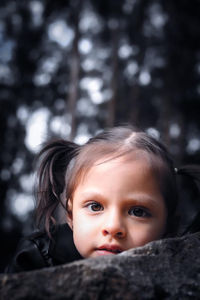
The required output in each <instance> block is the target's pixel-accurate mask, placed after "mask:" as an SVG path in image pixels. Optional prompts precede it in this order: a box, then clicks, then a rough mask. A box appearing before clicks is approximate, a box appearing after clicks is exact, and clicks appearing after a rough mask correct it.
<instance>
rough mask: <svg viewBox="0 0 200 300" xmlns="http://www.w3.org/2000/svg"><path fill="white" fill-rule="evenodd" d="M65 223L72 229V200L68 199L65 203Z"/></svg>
mask: <svg viewBox="0 0 200 300" xmlns="http://www.w3.org/2000/svg"><path fill="white" fill-rule="evenodd" d="M67 224H68V225H69V227H70V228H71V230H73V217H72V200H71V199H69V200H68V203H67Z"/></svg>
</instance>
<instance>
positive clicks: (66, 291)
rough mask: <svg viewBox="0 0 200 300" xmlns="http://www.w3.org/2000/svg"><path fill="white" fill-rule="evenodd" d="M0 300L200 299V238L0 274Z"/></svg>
mask: <svg viewBox="0 0 200 300" xmlns="http://www.w3.org/2000/svg"><path fill="white" fill-rule="evenodd" d="M0 299H5V300H7V299H8V300H9V299H12V300H18V299H20V300H22V299H24V300H25V299H59V300H62V299H65V300H66V299H70V300H71V299H87V300H88V299H91V300H96V299H98V300H99V299H102V300H103V299H106V300H107V299H120V300H126V299H134V300H137V299H159V300H160V299H181V300H184V299H200V233H195V234H191V235H188V236H184V237H181V238H174V239H166V240H161V241H155V242H151V243H149V244H147V245H146V246H144V247H140V248H136V249H131V250H129V251H126V252H123V253H121V254H119V255H116V256H107V257H100V258H97V259H85V260H81V261H77V262H74V263H71V264H67V265H62V266H58V267H53V268H47V269H42V270H38V271H32V272H24V273H19V274H11V275H5V274H1V275H0Z"/></svg>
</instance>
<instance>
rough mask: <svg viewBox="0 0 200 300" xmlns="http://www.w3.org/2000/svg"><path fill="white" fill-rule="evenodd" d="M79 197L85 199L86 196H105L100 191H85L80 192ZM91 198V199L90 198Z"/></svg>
mask: <svg viewBox="0 0 200 300" xmlns="http://www.w3.org/2000/svg"><path fill="white" fill-rule="evenodd" d="M80 196H81V197H83V198H85V199H88V198H95V197H97V198H105V196H104V195H103V194H102V193H101V192H98V191H92V190H91V191H86V192H82V193H81V194H80ZM91 200H92V199H91Z"/></svg>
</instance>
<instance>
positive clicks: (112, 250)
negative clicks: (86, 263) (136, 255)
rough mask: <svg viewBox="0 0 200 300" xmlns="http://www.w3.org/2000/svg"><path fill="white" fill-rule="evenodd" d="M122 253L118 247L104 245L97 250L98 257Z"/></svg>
mask: <svg viewBox="0 0 200 300" xmlns="http://www.w3.org/2000/svg"><path fill="white" fill-rule="evenodd" d="M121 252H122V249H121V248H120V247H119V246H117V245H102V246H100V247H98V248H97V249H96V253H97V254H98V255H113V254H118V253H121Z"/></svg>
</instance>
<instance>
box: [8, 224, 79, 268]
mask: <svg viewBox="0 0 200 300" xmlns="http://www.w3.org/2000/svg"><path fill="white" fill-rule="evenodd" d="M51 235H52V238H51V239H50V238H49V237H48V235H47V233H45V232H36V233H33V234H32V235H30V236H28V237H26V238H24V239H22V240H21V241H20V243H19V245H18V248H17V251H16V254H15V256H14V258H13V260H12V262H11V263H10V264H9V266H8V267H7V268H6V270H5V272H6V273H15V272H22V271H30V270H36V269H41V268H45V267H51V266H56V265H60V264H65V263H68V262H72V261H74V260H78V259H81V258H82V257H81V256H80V254H79V253H78V251H77V250H76V248H75V245H74V242H73V237H72V231H71V229H70V228H69V226H68V225H67V224H62V225H58V226H56V227H54V228H53V230H52V231H51Z"/></svg>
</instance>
